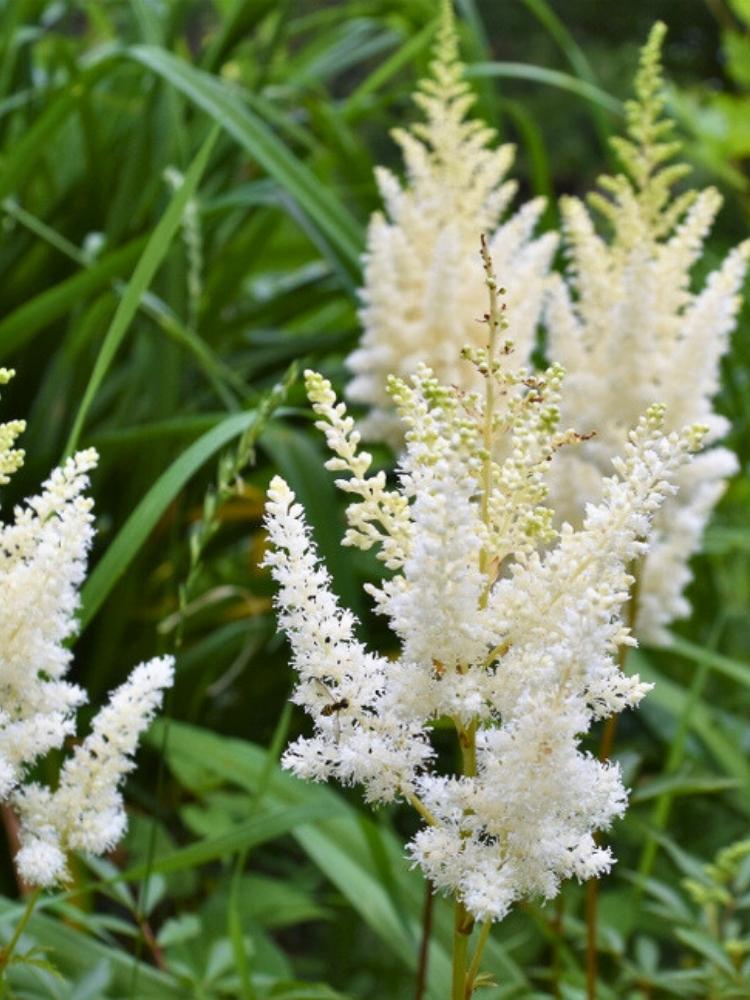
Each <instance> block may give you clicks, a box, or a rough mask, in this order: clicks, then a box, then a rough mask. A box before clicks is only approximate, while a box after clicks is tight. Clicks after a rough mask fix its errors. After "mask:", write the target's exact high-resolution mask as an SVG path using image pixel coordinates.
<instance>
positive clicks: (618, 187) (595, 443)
mask: <svg viewBox="0 0 750 1000" xmlns="http://www.w3.org/2000/svg"><path fill="white" fill-rule="evenodd" d="M664 32H665V28H664V25H663V24H657V25H655V27H654V29H653V31H652V33H651V35H650V37H649V40H648V42H647V44H646V46H645V47H644V50H643V53H642V56H641V65H640V70H639V72H638V75H637V77H636V99H635V100H633V101H630V102H629V103H628V104H627V106H626V115H627V136H626V137H625V138H619V139H616V140H614V148H615V151H616V153H617V154H618V156H619V159H620V161H621V163H622V167H623V172H622V173H621V174H618V175H617V176H615V177H609V176H607V177H603V178H601V179H600V182H599V185H600V188H601V191H600V192H597V193H594V194H592V195H591V196H590V198H589V201H590V204H591V207H592V208H593V209H595V210H596V211H597V212H598V213H599V214H600V215H601V216H602V217H603V219H604V220H605V222H606V223H607V224H608V228H609V236H608V237H604V236H602V235H600V234H599V233H598V232H597V230H596V228H595V225H594V222H593V220H592V217H591V215H590V214H589V212H588V211H587V209H586V207H585V206H584V204H583V203H582V202H581V201H580V200H578V199H577V198H564V199H563V200H562V202H561V210H562V215H563V221H564V242H565V248H566V251H567V254H568V261H569V267H568V281H567V284H566V283H565V282H564V281H563V280H562V279H560V278H557V279H556V280H555V281H554V283H553V286H552V291H551V294H550V298H549V304H548V307H547V310H546V319H547V325H548V328H549V349H550V352H551V355H552V356H553V357H555V358H557V359H559V360H560V361H561V362H562V363H563V364H564V365H565V366H566V368H567V369H568V371H569V372H570V377H569V379H568V381H567V385H566V392H565V396H564V399H563V402H562V409H563V415H564V417H565V418H566V419H572V418H573V417H575V420H576V423H577V425H578V426H580V427H584V428H591V429H595V430H596V436H595V437H593V438H592V439H591V440H590V441H588V442H587V443H586V444H585V445H584V446H583V447H582V448H580V449H577V450H576V452H575V453H566V454H564V455H560V456H559V457H558V458H557V459H556V461H555V463H554V468H553V476H552V481H551V488H552V496H553V500H554V505H555V507H556V508H557V510H558V513H559V515H560V516H561V517H564V518H567V519H569V520H570V521H571V522H572V523H574V524H580V523H581V519H582V518H583V516H584V510H585V504H586V502H587V501H589V500H591V499H592V498H594V499H595V498H597V497H598V495H599V494H598V492H597V491H598V489H599V486H598V483H599V482H600V480H601V474H602V472H603V471H604V470H606V468H607V467H608V465H609V463H610V461H611V459H612V457H613V456H614V455H617V454H618V453H619V452H620V451H621V450H622V447H623V443H624V442H625V440H626V438H627V433H628V428H629V427H630V426H631V425H632V423H633V421H634V420H635V419H636V418H637V415H638V414H639V413H641V412H643V410H644V408H645V407H646V406H647V405H649V404H650V403H651V402H652V401H653V400H657V399H658V400H660V401H662V402H663V403H665V404H666V407H667V421H668V423H667V427H668V428H677V427H680V426H682V425H683V424H686V423H690V422H698V423H701V424H704V425H705V426H706V427H707V428H708V441H709V442H715V441H717V440H718V439H719V438H720V437H721V436H722V434H723V433H724V432H725V431H726V429H727V423H726V421H725V419H724V418H723V417H721V416H720V415H719V414H717V413H716V412H715V410H714V407H713V402H712V400H713V397H714V396H715V394H716V392H717V391H718V388H719V364H720V360H721V357H722V355H723V354H724V352H725V351H726V349H727V347H728V342H729V336H730V334H731V331H732V329H733V327H734V325H735V321H736V316H737V311H738V309H739V305H740V294H739V293H740V289H741V287H742V283H743V279H744V276H745V272H746V269H747V262H748V258H749V257H750V241H746V242H744V243H742V244H740V245H739V246H738V247H736V248H735V249H734V250H732V251H731V252H730V253H729V255H728V256H727V257H726V259H725V260H724V262H723V263H722V264H721V265H720V266H719V267H718V268H717V269H716V270H715V271H713V272H712V273H711V274H710V275H709V276H708V278H707V280H706V282H705V284H704V285H703V287H702V289H700V290H699V291H693V290H692V288H691V273H692V270H693V267H694V265H695V264H696V263H697V261H698V260H699V258H700V256H701V254H702V251H703V244H704V241H705V239H706V236H707V235H708V232H709V230H710V227H711V224H712V222H713V220H714V217H715V216H716V213H717V212H718V210H719V207H720V205H721V197H720V195H719V193H718V192H717V191H716V190H715V189H714V188H707V189H705V190H702V191H692V190H687V191H684V192H683V193H680V194H676V193H675V192H674V185H675V183H676V182H677V181H679V180H681V179H682V178H683V177H684V176H685V174H686V173H688V172H689V168H688V167H686V166H685V165H684V164H680V163H673V162H672V159H673V157H674V155H675V153H676V152H677V151H678V150H679V143H676V142H673V141H671V139H670V133H671V131H672V124H671V122H670V121H669V119H667V118H665V117H664V114H663V111H664V96H663V81H662V71H661V64H660V52H661V45H662V41H663V37H664ZM735 465H736V463H735V458H734V455H733V454H732V453H731V452H730V451H728V450H727V449H726V448H723V447H720V446H717V447H713V448H711V449H709V450H707V451H705V452H704V453H703V454H702V455H700V456H699V457H698V458H697V459H696V461H695V462H693V463H691V465H690V466H689V467H687V468H685V469H684V470H683V471H682V472H681V473H680V474H679V477H678V482H679V487H680V488H679V493H678V494H677V496H676V497H675V498H672V499H670V500H669V501H668V502H667V503H666V504H665V505H664V508H663V511H662V514H661V515H660V516H659V518H658V519H657V521H656V526H655V533H654V540H653V542H652V545H651V548H650V550H649V554H648V556H647V558H646V559H645V561H644V562H643V564H642V566H641V568H640V570H639V573H638V575H639V608H638V618H637V633H638V635H640V636H641V637H642V638H644V639H648V640H649V641H655V642H661V641H664V640H665V639H666V637H667V632H666V626H667V625H668V624H669V622H670V621H672V620H673V619H675V618H678V617H681V616H684V615H685V614H687V613H688V612H689V605H688V603H687V601H686V600H685V598H684V596H683V591H684V589H685V587H686V585H687V584H688V582H689V581H690V571H689V569H688V560H689V558H690V556H692V555H693V554H694V553H695V552H696V551H697V549H698V548H699V546H700V540H701V537H702V534H703V530H704V527H705V524H706V521H707V520H708V518H709V516H710V514H711V511H712V510H713V507H714V506H715V504H716V502H717V501H718V499H719V498H720V496H721V494H722V492H723V490H724V486H725V481H726V478H727V476H728V475H730V474H731V473H732V472H733V471H734V469H735Z"/></svg>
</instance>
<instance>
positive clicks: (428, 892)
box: [414, 880, 435, 1000]
mask: <svg viewBox="0 0 750 1000" xmlns="http://www.w3.org/2000/svg"><path fill="white" fill-rule="evenodd" d="M424 885H425V890H424V907H423V909H422V940H421V942H420V945H419V960H418V962H417V978H416V982H415V986H414V1000H424V994H425V990H426V989H427V967H428V963H429V960H430V937H431V936H432V914H433V910H434V907H435V889H434V887H433V885H432V882H430V881H429V880H427V881H425V884H424Z"/></svg>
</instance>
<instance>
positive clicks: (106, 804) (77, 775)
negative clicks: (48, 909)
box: [0, 369, 172, 886]
mask: <svg viewBox="0 0 750 1000" xmlns="http://www.w3.org/2000/svg"><path fill="white" fill-rule="evenodd" d="M12 374H13V373H12V372H9V371H6V370H5V369H2V370H0V384H2V383H5V382H7V381H8V378H9V377H10V376H11V375H12ZM23 429H24V424H23V422H22V421H13V422H11V423H5V424H2V425H0V482H3V483H7V482H8V477H9V476H10V475H11V474H12V473H13V472H14V471H15V470H16V469H17V468H18V467H19V466H20V465H21V463H22V461H23V452H21V451H19V450H16V449H14V448H13V444H14V441H15V439H16V437H17V436H18V434H20V433H21V432H22V431H23ZM96 461H97V455H96V452H95V451H94V450H93V449H89V450H87V451H82V452H79V453H78V454H76V455H74V456H73V457H72V458H69V459H68V460H67V461H66V462H65V463H64V465H63V466H61V467H60V468H58V469H55V470H54V472H53V473H52V474H51V475H50V477H49V479H47V481H46V482H45V483H44V485H43V488H42V492H41V493H40V494H39V495H38V496H34V497H30V498H28V499H27V500H25V501H24V503H23V504H22V505H19V506H17V507H16V508H15V510H14V516H13V520H12V522H10V523H7V524H3V525H2V526H1V527H0V589H1V591H2V598H3V599H2V601H0V690H1V691H2V699H1V702H0V706H1V707H0V801H1V802H5V803H9V804H10V805H11V806H12V807H13V808H15V810H16V811H17V812H18V813H19V815H20V818H21V850H20V851H19V853H18V855H17V857H16V862H17V865H18V870H19V874H20V875H21V877H22V878H23V879H24V881H25V882H27V883H28V884H31V885H36V886H52V885H55V884H57V883H59V882H62V881H64V880H65V879H66V877H67V861H66V854H67V852H68V851H69V850H73V849H81V850H87V851H90V852H92V853H95V854H102V853H104V852H105V851H107V850H109V849H110V848H111V847H113V846H114V845H115V843H116V842H117V840H118V839H119V837H120V835H121V834H122V832H123V831H124V829H125V825H126V820H125V813H124V811H123V804H122V799H121V797H120V794H119V791H118V786H119V784H120V782H121V779H122V777H123V776H124V774H125V773H126V772H127V771H129V770H130V769H131V766H132V760H131V758H132V754H133V752H134V750H135V746H136V743H137V739H138V735H139V734H140V732H141V731H142V730H143V729H144V728H145V726H146V725H147V724H148V722H149V720H150V719H151V717H152V715H153V713H154V711H155V710H156V708H157V707H158V705H159V704H160V703H161V698H162V692H163V689H164V688H166V687H169V686H170V684H171V682H172V661H171V659H169V658H162V659H155V660H151V661H150V662H148V663H146V664H141V666H139V667H137V668H136V670H135V671H134V672H133V674H132V675H131V677H130V679H129V680H128V681H127V682H126V684H125V685H123V686H122V687H121V688H120V689H118V691H116V692H115V693H114V695H113V697H112V701H111V702H110V704H109V705H108V706H107V707H105V708H104V709H102V710H101V711H100V712H99V714H98V715H97V716H96V717H95V719H94V722H93V726H92V733H91V735H90V736H89V737H88V738H87V739H86V740H85V741H84V743H83V744H82V745H81V746H79V747H77V748H76V749H75V750H74V751H73V755H72V756H71V757H70V758H69V759H68V760H67V761H66V762H65V763H64V764H63V767H62V771H61V775H60V782H59V787H57V788H56V789H55V790H52V789H49V788H46V787H43V786H41V785H39V784H36V783H29V782H28V772H29V770H30V768H31V767H32V766H33V765H34V764H35V763H36V762H37V761H38V760H39V759H40V758H41V757H43V756H44V755H46V754H47V753H49V751H51V750H55V749H60V748H62V747H63V744H64V743H65V741H66V739H67V738H68V737H71V736H74V735H75V728H76V712H77V709H78V708H79V707H80V706H81V705H83V704H84V703H85V701H86V695H85V692H84V691H83V690H82V689H81V688H80V687H78V686H77V685H75V684H72V683H70V681H68V680H67V679H66V675H67V673H68V670H69V667H70V663H71V659H72V654H71V652H70V650H69V648H68V647H67V645H66V642H67V640H69V639H70V638H71V637H72V636H73V634H74V633H75V627H76V620H75V613H76V610H77V607H78V601H79V598H78V591H79V588H80V586H81V584H82V583H83V580H84V578H85V575H86V557H87V554H88V550H89V548H90V546H91V541H92V538H93V514H92V506H93V504H92V501H91V500H90V499H89V498H88V497H86V496H85V490H86V488H87V487H88V484H89V479H88V474H89V472H90V471H91V469H92V468H94V466H95V465H96Z"/></svg>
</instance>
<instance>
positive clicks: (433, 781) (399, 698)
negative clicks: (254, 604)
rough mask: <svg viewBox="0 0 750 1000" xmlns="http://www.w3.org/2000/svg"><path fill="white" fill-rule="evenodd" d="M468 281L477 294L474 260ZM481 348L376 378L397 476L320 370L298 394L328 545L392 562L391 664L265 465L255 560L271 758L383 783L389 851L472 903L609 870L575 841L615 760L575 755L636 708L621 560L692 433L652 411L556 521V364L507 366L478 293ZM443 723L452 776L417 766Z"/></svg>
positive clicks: (620, 794) (582, 841) (612, 783)
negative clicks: (263, 584) (323, 445)
mask: <svg viewBox="0 0 750 1000" xmlns="http://www.w3.org/2000/svg"><path fill="white" fill-rule="evenodd" d="M485 263H486V266H487V269H488V275H489V277H488V284H489V285H490V288H491V289H492V290H493V292H494V287H495V282H494V278H492V276H491V271H490V266H489V261H488V260H487V258H485ZM492 301H493V303H495V306H493V309H492V311H491V312H490V314H489V316H488V317H487V320H488V325H489V326H490V327H491V329H492V331H493V334H492V337H491V338H490V347H489V349H484V350H478V349H469V350H467V351H466V352H465V355H466V356H468V357H470V358H471V359H472V360H473V361H474V363H475V365H476V367H477V369H478V370H479V373H480V375H482V376H483V377H484V385H485V388H484V392H483V393H481V392H474V391H462V390H460V389H458V388H456V387H450V388H448V387H446V386H444V385H442V384H441V383H440V381H439V380H438V379H437V378H436V377H435V376H434V374H433V373H432V372H431V371H430V369H428V368H426V367H421V368H420V369H419V371H418V372H417V373H416V374H415V375H413V376H412V377H410V378H409V379H398V378H392V379H391V380H390V383H389V389H390V393H391V396H392V398H393V400H394V403H395V405H396V407H397V410H398V413H399V415H400V418H401V420H402V423H403V426H404V430H405V449H404V452H403V455H402V457H401V460H400V465H399V471H398V484H397V486H396V487H393V488H392V487H390V486H389V484H388V482H387V479H386V476H385V474H384V473H383V472H377V473H375V474H370V466H371V457H370V456H369V455H368V454H367V453H366V452H362V451H360V450H359V448H358V445H359V434H358V432H357V430H356V429H355V426H354V422H353V420H352V418H351V417H350V416H349V415H348V414H347V412H346V409H345V407H344V405H343V404H342V403H340V402H337V400H336V397H335V395H334V393H333V390H332V388H331V386H330V384H329V383H328V382H327V381H326V380H325V379H323V378H322V377H321V376H320V375H317V374H315V373H312V372H308V373H307V376H306V380H307V388H308V395H309V396H310V399H311V401H312V404H313V407H314V409H315V411H316V413H317V415H318V417H319V421H318V425H317V426H318V427H320V428H321V429H322V430H323V431H324V433H325V435H326V437H327V442H328V445H329V447H330V449H331V451H332V452H333V458H332V459H331V460H330V461H329V462H328V468H330V469H332V470H334V471H335V472H337V473H340V474H341V478H340V479H338V480H337V484H338V485H339V486H340V488H341V489H342V490H344V491H345V492H346V493H348V494H349V495H350V496H351V503H350V504H349V507H348V512H347V515H348V531H347V534H346V536H345V539H344V541H345V544H348V545H353V546H356V547H359V548H361V549H370V548H371V547H374V548H375V550H376V551H377V553H378V555H379V557H380V558H381V559H382V561H383V562H384V563H385V566H386V567H387V568H388V569H389V570H390V571H391V572H390V574H389V575H387V577H386V579H385V580H384V581H383V582H382V583H381V584H380V585H379V586H374V585H369V586H368V587H367V589H368V592H369V593H370V595H371V597H372V598H373V600H374V603H375V608H376V610H377V611H378V612H380V613H382V614H384V615H385V616H386V617H387V618H388V620H389V623H390V625H391V627H392V629H393V631H394V633H395V634H396V636H397V637H398V639H399V641H400V655H399V656H398V658H396V659H389V658H387V657H385V656H382V655H376V654H374V653H372V652H369V651H368V650H367V649H365V648H364V646H363V645H362V643H360V642H359V641H358V639H357V638H356V634H355V632H356V626H357V623H356V621H355V620H354V618H353V616H352V615H351V614H350V612H348V611H347V610H345V609H343V608H341V607H340V605H339V603H338V601H337V599H336V597H335V596H334V594H333V593H332V591H331V588H330V580H329V577H328V574H327V572H326V571H325V569H324V568H323V567H322V566H321V565H320V564H319V562H318V559H317V555H316V551H315V548H314V544H313V542H312V540H311V538H310V533H309V529H308V527H307V525H306V523H305V519H304V513H303V511H302V509H301V507H300V505H299V504H298V503H297V502H295V498H294V495H293V494H292V492H291V491H290V489H289V487H288V486H287V484H286V483H285V482H284V481H283V480H282V479H280V478H279V477H276V478H274V480H273V481H272V483H271V486H270V489H269V499H268V506H267V515H266V525H267V529H268V533H269V538H270V542H271V547H270V550H269V552H268V555H267V557H266V563H267V565H269V566H270V567H271V570H272V573H273V576H274V577H275V579H276V581H277V582H278V584H279V592H278V596H277V605H278V610H279V622H280V625H281V627H282V628H283V630H284V631H285V632H286V634H287V636H288V638H289V641H290V643H291V646H292V651H293V662H294V665H295V667H296V670H297V671H298V674H299V682H298V685H297V688H296V691H295V694H294V700H295V701H296V702H297V703H298V704H300V705H303V706H304V708H305V709H306V711H307V712H308V713H309V714H310V716H311V717H312V719H313V722H314V727H315V729H314V735H313V736H312V737H311V738H301V739H298V740H297V741H296V742H295V743H293V744H292V745H291V746H290V747H289V749H288V750H287V752H286V754H285V757H284V763H285V765H286V766H287V767H289V768H291V770H293V771H294V772H295V773H296V774H297V775H299V776H300V777H303V778H307V779H312V780H317V781H320V780H325V779H327V778H330V777H334V778H337V779H338V780H340V781H342V782H344V783H347V784H349V783H354V782H356V783H359V784H361V785H362V786H363V788H364V792H365V795H366V796H367V798H368V799H369V800H371V801H376V802H382V801H391V800H394V799H398V798H403V799H405V800H407V801H409V802H410V803H411V804H412V805H414V806H415V807H416V808H417V809H418V811H419V812H420V814H421V815H422V817H423V818H424V819H425V820H426V824H425V826H424V827H423V828H422V829H421V830H420V832H419V833H418V834H417V835H416V836H415V837H414V839H413V841H412V842H411V844H410V845H409V851H410V853H411V855H412V857H413V858H414V859H415V861H416V862H418V863H419V865H420V866H421V867H422V869H423V871H424V872H425V873H426V875H427V876H428V877H429V878H430V879H431V880H432V881H433V883H434V884H435V885H436V886H438V887H439V888H441V889H444V890H447V891H450V892H453V893H455V894H456V895H457V896H458V897H459V898H460V899H461V900H462V901H463V902H464V904H465V906H466V907H467V908H468V910H469V911H470V912H471V913H472V914H473V915H474V916H475V917H477V918H481V919H491V920H497V919H501V918H502V917H503V916H504V914H505V913H506V912H507V910H508V908H509V907H510V906H511V904H512V903H513V901H514V900H516V899H518V898H521V897H526V896H536V895H541V896H544V897H551V896H553V895H554V894H555V893H556V891H557V887H558V884H559V882H560V880H561V879H563V878H565V877H568V876H570V875H575V876H577V877H578V878H581V879H586V878H589V877H590V876H592V875H597V874H600V873H601V872H602V871H604V870H606V869H608V867H609V865H610V863H611V860H612V858H611V855H610V853H609V851H608V849H607V848H605V847H601V846H598V845H597V843H596V842H595V840H594V836H593V835H594V833H595V832H596V831H597V830H601V829H604V828H606V827H607V826H608V825H609V823H610V822H611V820H612V819H613V818H614V817H616V816H618V815H620V814H621V813H622V811H623V809H624V807H625V801H626V795H625V791H624V788H623V786H622V782H621V777H620V772H619V768H618V766H617V764H616V763H609V762H606V763H602V762H600V761H598V760H597V759H595V758H594V757H592V756H591V755H590V754H587V753H583V752H582V751H581V749H580V740H581V736H582V734H584V733H585V732H586V731H587V730H588V729H589V728H590V725H591V723H592V721H593V720H596V719H601V718H605V717H607V716H610V715H612V714H613V713H616V712H619V711H621V710H622V709H623V708H626V707H629V706H634V705H636V704H637V703H638V702H639V700H640V699H641V697H642V696H643V694H644V693H645V691H646V688H647V685H644V684H642V683H641V682H640V680H639V678H638V677H637V676H636V677H628V676H626V675H625V674H623V672H622V671H621V670H620V669H619V666H618V662H617V655H616V654H617V650H618V647H620V646H621V645H623V644H628V643H632V642H633V640H632V638H631V637H630V634H629V630H628V629H627V628H626V627H625V626H624V624H623V621H622V617H621V609H622V606H623V604H624V603H626V602H627V599H628V590H629V586H630V584H631V582H632V578H631V576H630V575H629V571H628V567H629V566H630V565H631V563H632V562H633V560H634V559H636V558H639V557H641V556H642V555H643V554H644V552H645V551H646V547H647V544H648V540H649V537H650V534H651V530H652V523H653V518H654V516H655V514H656V513H657V511H658V509H659V507H660V506H661V504H662V503H663V501H664V500H665V498H666V497H668V496H669V495H671V493H672V492H673V486H672V485H671V483H672V480H673V479H674V477H675V475H676V473H677V471H678V470H679V468H680V467H681V466H682V465H683V464H684V462H685V460H686V457H687V455H688V452H689V451H691V450H692V449H694V448H695V447H697V445H698V444H699V441H700V438H701V435H702V433H703V431H702V429H701V428H691V429H687V430H685V431H683V432H680V433H676V432H675V433H671V434H667V435H665V434H664V432H663V421H664V413H663V409H662V408H661V407H659V406H652V407H650V408H649V409H648V410H647V412H646V415H645V416H643V417H641V418H640V419H639V420H637V421H636V424H635V429H634V430H632V431H631V432H630V434H629V435H628V436H627V440H626V443H625V445H624V448H623V456H622V457H621V458H619V459H617V460H616V461H615V462H614V475H610V476H609V477H607V478H604V479H603V481H602V483H601V484H600V485H599V487H598V490H597V492H598V495H599V501H598V503H596V504H591V505H589V506H588V507H587V509H586V513H585V517H584V520H583V524H582V526H581V527H580V528H579V529H577V530H576V529H574V528H572V527H571V526H570V525H564V526H563V528H562V529H561V530H560V532H559V533H558V532H556V530H555V529H554V527H553V525H552V515H551V511H550V510H549V507H548V503H547V490H546V485H545V478H546V474H547V470H548V468H549V465H550V459H551V457H552V456H553V455H554V454H555V453H556V452H557V451H558V449H560V448H561V447H562V446H563V445H568V444H570V443H571V442H574V441H575V440H576V439H577V435H576V434H574V433H573V432H571V431H567V432H561V431H560V430H559V429H558V428H559V411H558V403H559V399H560V394H561V383H562V371H561V369H560V368H559V367H557V366H552V367H551V368H550V369H549V370H548V371H546V372H543V373H539V374H536V375H534V374H531V373H529V372H527V371H525V370H521V371H520V372H517V373H513V372H509V371H507V370H506V369H505V367H504V364H503V358H504V356H505V354H506V353H507V350H508V348H507V346H506V347H505V350H503V348H502V347H499V346H498V345H497V331H498V329H499V328H500V326H501V325H502V324H501V320H500V313H499V312H498V311H497V308H496V300H495V299H494V297H493V300H492ZM441 718H443V719H444V718H448V719H451V720H453V723H454V725H455V727H456V730H457V733H458V737H459V744H460V746H461V748H462V752H463V767H462V773H461V774H460V775H459V776H452V775H445V774H442V773H440V772H439V771H438V769H437V767H436V761H435V755H434V750H433V747H432V742H431V727H432V724H433V723H434V722H435V721H436V720H438V719H441Z"/></svg>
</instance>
